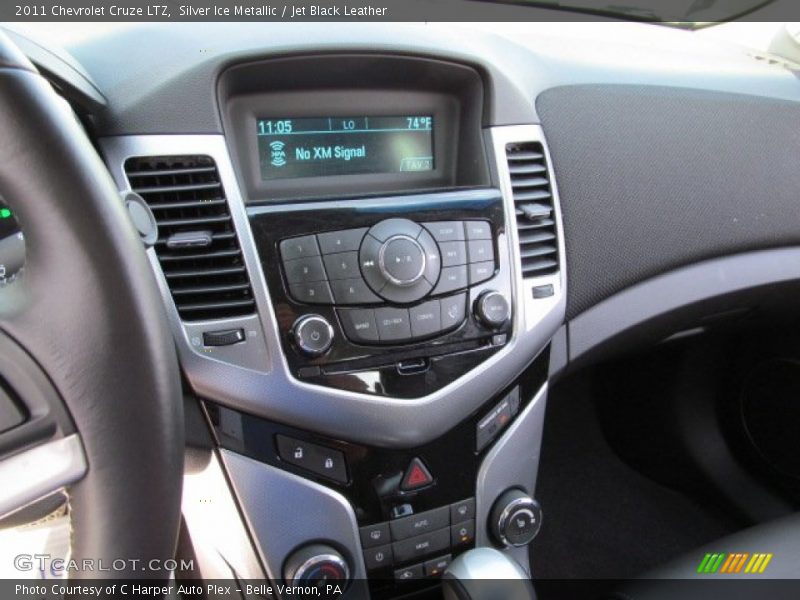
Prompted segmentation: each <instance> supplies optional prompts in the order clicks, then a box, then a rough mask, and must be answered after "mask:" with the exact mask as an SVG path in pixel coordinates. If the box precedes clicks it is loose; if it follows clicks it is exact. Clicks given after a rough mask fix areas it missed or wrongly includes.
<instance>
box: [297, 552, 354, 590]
mask: <svg viewBox="0 0 800 600" xmlns="http://www.w3.org/2000/svg"><path fill="white" fill-rule="evenodd" d="M283 578H284V580H285V581H286V583H288V584H290V585H298V586H312V587H324V586H326V585H339V586H341V587H342V589H344V586H345V585H346V584H347V582H348V581H349V579H350V568H349V567H348V565H347V561H346V560H345V559H344V557H343V556H342V555H341V554H340V553H339V552H338V551H337V550H335V549H334V548H331V547H330V546H328V545H326V544H311V545H309V546H305V547H303V548H300V549H299V550H296V551H295V552H294V553H293V554H292V555H291V556H289V558H287V559H286V563H285V564H284V567H283Z"/></svg>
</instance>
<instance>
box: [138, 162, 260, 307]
mask: <svg viewBox="0 0 800 600" xmlns="http://www.w3.org/2000/svg"><path fill="white" fill-rule="evenodd" d="M125 173H126V174H127V176H128V181H129V182H130V186H131V189H132V190H133V191H135V192H136V193H137V194H139V195H140V196H141V197H142V198H144V200H145V201H146V202H147V204H148V205H149V206H150V208H151V209H152V211H153V214H154V215H155V217H156V220H157V221H158V233H159V238H158V242H157V243H156V247H155V250H156V255H157V256H158V260H159V262H160V263H161V268H162V270H163V271H164V276H165V277H166V279H167V283H168V284H169V288H170V291H171V292H172V298H173V299H174V301H175V305H176V307H177V308H178V314H180V316H181V318H182V319H183V320H184V321H198V320H204V319H223V318H227V317H235V316H241V315H248V314H252V313H253V312H255V303H254V301H253V292H252V289H251V287H250V281H249V279H248V277H247V270H246V268H245V265H244V261H243V260H242V252H241V248H240V247H239V241H238V239H237V238H236V230H235V229H234V226H233V222H232V220H231V215H230V211H229V210H228V201H227V199H226V198H225V192H224V190H223V188H222V184H221V182H220V179H219V174H218V173H217V167H216V165H215V164H214V161H213V159H212V158H211V157H209V156H155V157H138V158H130V159H128V160H127V161H126V162H125Z"/></svg>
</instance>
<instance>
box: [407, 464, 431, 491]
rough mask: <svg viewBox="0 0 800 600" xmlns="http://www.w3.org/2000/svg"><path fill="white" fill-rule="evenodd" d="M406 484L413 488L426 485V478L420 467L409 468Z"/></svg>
mask: <svg viewBox="0 0 800 600" xmlns="http://www.w3.org/2000/svg"><path fill="white" fill-rule="evenodd" d="M406 483H407V484H408V485H413V486H417V485H422V484H424V483H428V476H427V475H426V474H425V471H423V470H422V467H420V466H419V465H414V466H413V467H411V472H410V473H409V474H408V479H407V480H406Z"/></svg>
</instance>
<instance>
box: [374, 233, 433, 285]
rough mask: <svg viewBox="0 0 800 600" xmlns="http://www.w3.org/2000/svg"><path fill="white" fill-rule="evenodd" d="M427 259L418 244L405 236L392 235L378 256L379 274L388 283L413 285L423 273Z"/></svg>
mask: <svg viewBox="0 0 800 600" xmlns="http://www.w3.org/2000/svg"><path fill="white" fill-rule="evenodd" d="M426 263H427V259H426V258H425V252H424V250H423V249H422V246H420V244H419V242H418V241H417V240H415V239H414V238H411V237H408V236H407V235H394V236H392V237H390V238H389V239H388V240H386V241H385V242H384V243H383V245H382V246H381V249H380V252H379V254H378V264H379V266H380V269H381V273H383V276H384V277H386V279H388V280H389V283H392V284H394V285H398V286H408V285H413V284H414V283H416V282H417V281H419V279H420V278H421V277H422V275H423V273H425V265H426Z"/></svg>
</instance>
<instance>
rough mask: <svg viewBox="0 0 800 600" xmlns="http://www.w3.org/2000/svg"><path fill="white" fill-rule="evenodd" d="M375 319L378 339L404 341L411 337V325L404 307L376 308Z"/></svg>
mask: <svg viewBox="0 0 800 600" xmlns="http://www.w3.org/2000/svg"><path fill="white" fill-rule="evenodd" d="M375 321H376V323H377V325H378V336H379V337H380V341H382V342H405V341H408V340H409V339H411V325H410V323H409V318H408V310H406V309H405V308H390V307H383V308H377V309H375Z"/></svg>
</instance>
